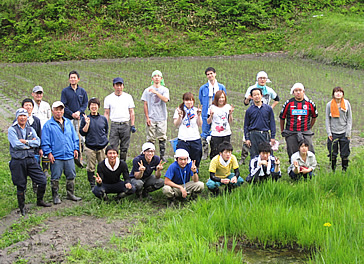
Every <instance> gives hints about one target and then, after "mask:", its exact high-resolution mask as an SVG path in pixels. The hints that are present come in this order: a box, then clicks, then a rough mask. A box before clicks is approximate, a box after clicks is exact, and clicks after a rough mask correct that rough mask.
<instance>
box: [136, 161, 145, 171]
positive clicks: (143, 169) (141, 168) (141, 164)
mask: <svg viewBox="0 0 364 264" xmlns="http://www.w3.org/2000/svg"><path fill="white" fill-rule="evenodd" d="M138 164H139V171H140V172H144V171H145V167H144V165H143V161H142V160H141V161H139V162H138Z"/></svg>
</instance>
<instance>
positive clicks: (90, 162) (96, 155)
mask: <svg viewBox="0 0 364 264" xmlns="http://www.w3.org/2000/svg"><path fill="white" fill-rule="evenodd" d="M105 148H106V147H105ZM105 148H103V149H100V150H92V149H89V148H88V147H86V146H85V150H84V152H85V154H86V157H87V168H86V170H87V171H90V172H94V171H95V167H96V161H97V163H100V162H101V161H103V160H104V159H105V157H106V156H105Z"/></svg>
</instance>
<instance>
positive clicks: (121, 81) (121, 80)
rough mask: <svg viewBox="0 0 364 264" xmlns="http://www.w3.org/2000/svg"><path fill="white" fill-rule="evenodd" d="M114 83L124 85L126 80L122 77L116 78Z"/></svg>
mask: <svg viewBox="0 0 364 264" xmlns="http://www.w3.org/2000/svg"><path fill="white" fill-rule="evenodd" d="M112 83H113V84H115V83H122V84H124V79H123V78H121V77H116V78H114V80H112Z"/></svg>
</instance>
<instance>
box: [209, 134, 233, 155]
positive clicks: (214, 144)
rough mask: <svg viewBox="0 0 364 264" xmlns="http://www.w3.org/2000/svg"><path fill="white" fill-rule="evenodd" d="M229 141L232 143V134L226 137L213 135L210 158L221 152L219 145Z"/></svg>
mask: <svg viewBox="0 0 364 264" xmlns="http://www.w3.org/2000/svg"><path fill="white" fill-rule="evenodd" d="M224 141H227V142H229V143H230V135H229V136H225V137H214V136H212V137H211V142H210V148H211V152H210V159H213V158H214V157H215V156H216V155H217V154H219V145H220V144H221V143H222V142H224Z"/></svg>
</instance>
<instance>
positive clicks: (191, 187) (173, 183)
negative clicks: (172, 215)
mask: <svg viewBox="0 0 364 264" xmlns="http://www.w3.org/2000/svg"><path fill="white" fill-rule="evenodd" d="M174 157H175V159H176V161H175V162H173V163H172V164H171V165H170V166H169V168H168V169H167V171H166V175H165V178H164V187H163V194H164V195H165V196H166V197H167V198H168V200H169V201H170V202H173V200H174V199H175V198H178V199H182V200H183V199H187V198H192V199H193V198H194V197H195V195H196V193H201V192H202V191H203V189H204V184H203V182H200V181H199V180H198V174H197V173H198V171H197V167H196V164H195V163H196V161H195V160H194V161H192V162H191V160H190V156H189V154H188V152H187V150H185V149H177V150H176V153H175V155H174ZM191 176H192V177H191ZM191 178H192V181H190V179H191Z"/></svg>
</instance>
